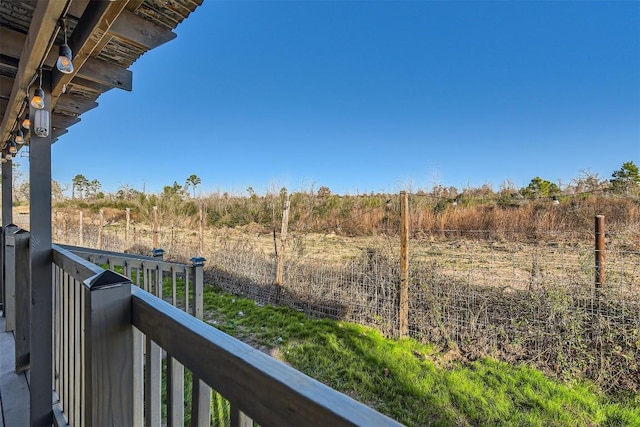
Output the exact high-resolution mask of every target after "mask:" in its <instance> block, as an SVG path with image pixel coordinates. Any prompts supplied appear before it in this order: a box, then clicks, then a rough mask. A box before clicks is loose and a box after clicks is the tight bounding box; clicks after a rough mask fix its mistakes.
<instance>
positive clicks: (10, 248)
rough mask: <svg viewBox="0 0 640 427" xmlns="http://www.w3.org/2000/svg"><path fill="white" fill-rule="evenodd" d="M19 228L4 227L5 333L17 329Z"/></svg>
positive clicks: (12, 226) (10, 225)
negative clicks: (17, 248)
mask: <svg viewBox="0 0 640 427" xmlns="http://www.w3.org/2000/svg"><path fill="white" fill-rule="evenodd" d="M17 229H18V226H16V225H15V224H9V225H6V226H5V227H4V233H5V237H4V241H5V245H4V286H5V299H4V317H5V318H6V323H5V331H6V332H8V331H14V330H15V329H16V310H17V307H16V250H15V240H14V235H13V233H15V231H16V230H17Z"/></svg>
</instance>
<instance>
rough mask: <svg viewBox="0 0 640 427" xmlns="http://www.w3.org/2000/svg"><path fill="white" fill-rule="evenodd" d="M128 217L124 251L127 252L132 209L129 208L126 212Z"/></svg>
mask: <svg viewBox="0 0 640 427" xmlns="http://www.w3.org/2000/svg"><path fill="white" fill-rule="evenodd" d="M125 215H126V217H127V225H125V228H124V250H127V249H128V248H129V247H130V246H129V227H130V225H131V209H130V208H127V209H126V211H125Z"/></svg>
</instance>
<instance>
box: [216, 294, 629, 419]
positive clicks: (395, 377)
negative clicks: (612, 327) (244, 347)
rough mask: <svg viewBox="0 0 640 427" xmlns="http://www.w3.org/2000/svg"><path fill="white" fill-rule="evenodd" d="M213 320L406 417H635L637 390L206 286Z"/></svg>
mask: <svg viewBox="0 0 640 427" xmlns="http://www.w3.org/2000/svg"><path fill="white" fill-rule="evenodd" d="M204 295H205V312H206V313H207V316H208V320H209V321H210V323H212V324H214V326H215V327H217V328H218V329H220V330H222V331H224V332H226V333H228V334H230V335H233V336H236V337H238V338H239V339H243V340H245V341H248V342H249V343H251V344H253V345H258V346H262V347H268V348H278V349H279V352H280V355H281V357H282V358H283V359H284V360H285V361H286V362H288V363H290V364H291V365H292V366H293V367H295V368H296V369H298V370H300V371H302V372H304V373H305V374H307V375H309V376H311V377H313V378H316V379H318V380H319V381H322V382H323V383H325V384H327V385H329V386H331V387H333V388H335V389H337V390H340V391H342V392H344V393H346V394H348V395H350V396H352V397H354V398H356V399H357V400H359V401H361V402H363V403H365V404H367V405H369V406H372V407H374V408H375V409H377V410H378V411H380V412H382V413H384V414H387V415H388V416H390V417H392V418H394V419H396V420H398V421H400V422H402V423H404V424H407V425H411V426H423V425H441V426H449V425H461V426H467V425H468V426H475V425H501V426H590V425H593V426H595V425H603V426H640V408H639V407H640V396H626V397H624V398H623V397H618V398H617V399H616V398H613V397H611V396H607V395H605V394H604V393H602V392H600V391H599V390H598V389H597V388H596V387H595V386H594V385H592V384H590V383H586V382H584V383H582V382H575V383H572V384H568V383H562V382H558V381H554V380H551V379H549V378H547V377H545V376H544V375H543V374H542V373H541V372H539V371H537V370H535V369H532V368H530V367H527V366H513V365H509V364H506V363H501V362H497V361H495V360H492V359H483V360H478V361H475V362H472V363H465V364H461V363H457V362H452V361H449V358H450V355H451V353H452V352H449V353H444V352H442V351H439V350H438V349H436V348H434V347H433V346H429V345H424V344H421V343H418V342H416V341H415V340H411V339H406V340H392V339H387V338H385V337H383V336H382V335H380V334H379V333H378V332H377V331H375V330H372V329H369V328H365V327H362V326H358V325H354V324H349V323H345V322H335V321H329V320H314V319H310V318H308V317H306V316H305V315H304V314H302V313H298V312H296V311H293V310H290V309H287V308H283V307H273V306H264V307H261V306H259V305H257V304H256V303H255V302H253V301H251V300H247V299H244V298H240V297H236V296H232V295H229V294H225V293H221V292H217V291H214V290H213V289H211V288H210V287H207V288H206V290H205V294H204Z"/></svg>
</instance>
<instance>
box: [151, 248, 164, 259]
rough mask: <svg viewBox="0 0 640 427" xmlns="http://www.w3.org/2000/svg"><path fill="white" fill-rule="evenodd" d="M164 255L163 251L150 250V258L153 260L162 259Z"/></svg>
mask: <svg viewBox="0 0 640 427" xmlns="http://www.w3.org/2000/svg"><path fill="white" fill-rule="evenodd" d="M163 255H164V249H161V248H153V249H151V256H152V257H154V258H158V257H162V256H163Z"/></svg>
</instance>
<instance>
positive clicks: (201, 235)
mask: <svg viewBox="0 0 640 427" xmlns="http://www.w3.org/2000/svg"><path fill="white" fill-rule="evenodd" d="M199 214H200V241H199V242H198V243H199V247H200V253H199V254H198V255H200V256H202V255H204V207H203V206H202V203H200V206H199Z"/></svg>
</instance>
